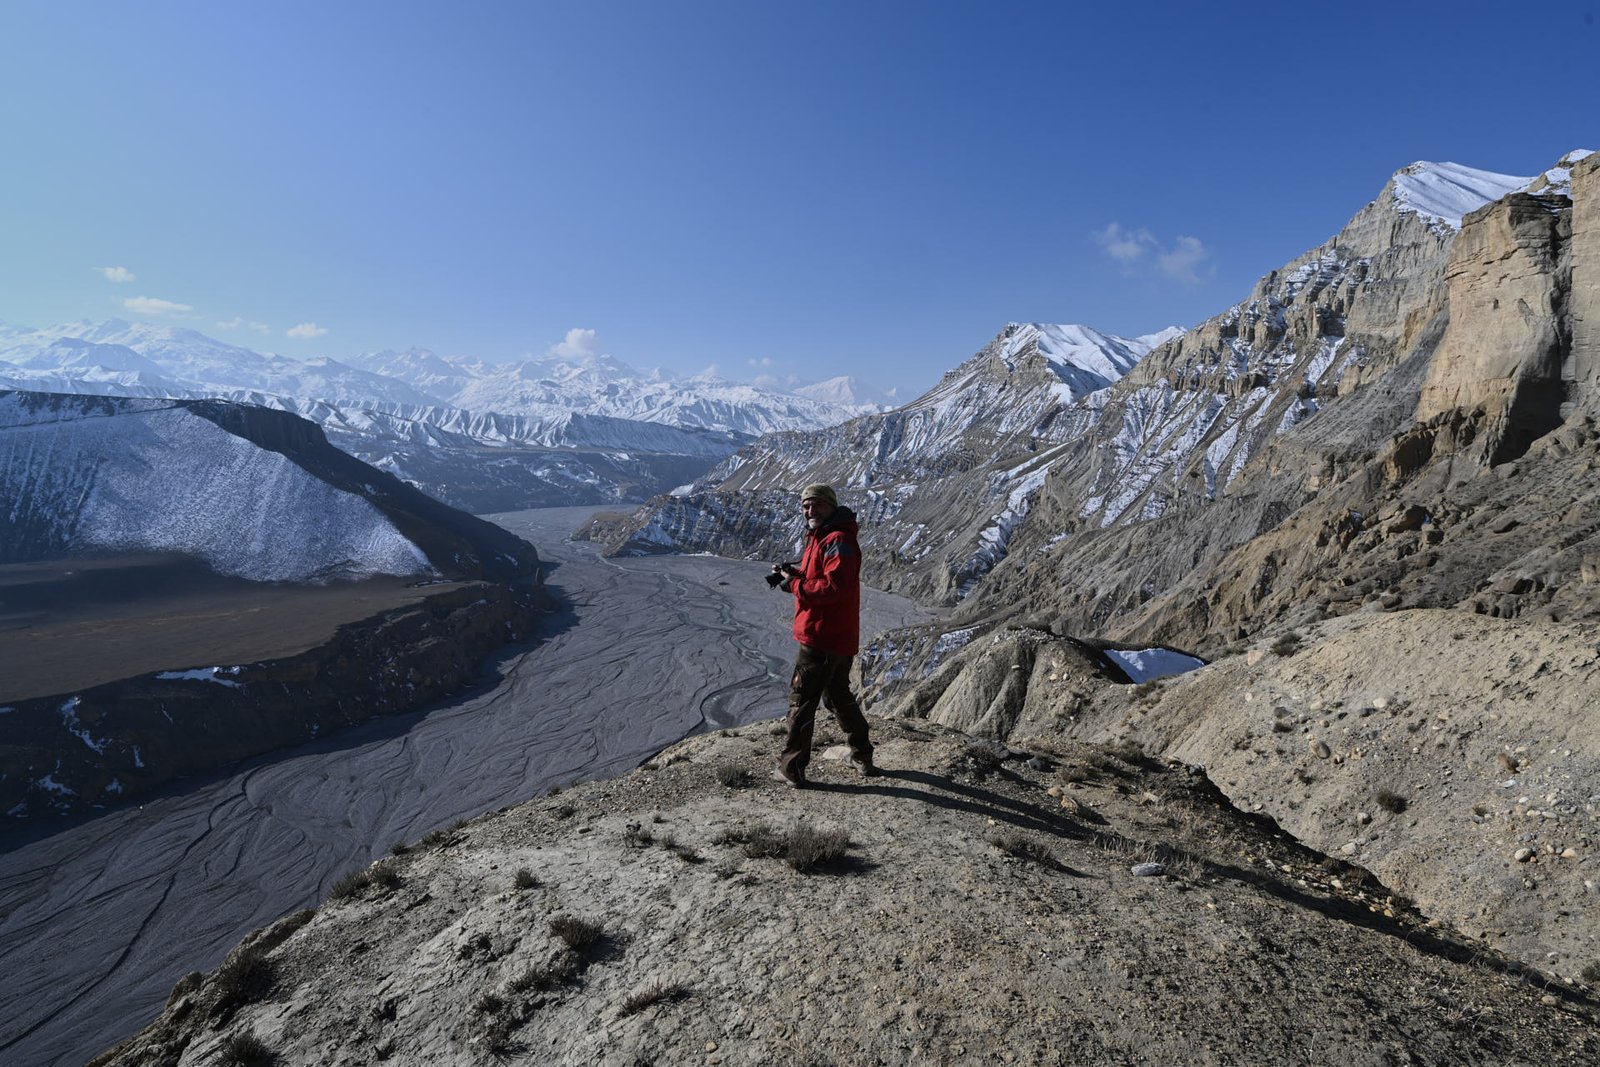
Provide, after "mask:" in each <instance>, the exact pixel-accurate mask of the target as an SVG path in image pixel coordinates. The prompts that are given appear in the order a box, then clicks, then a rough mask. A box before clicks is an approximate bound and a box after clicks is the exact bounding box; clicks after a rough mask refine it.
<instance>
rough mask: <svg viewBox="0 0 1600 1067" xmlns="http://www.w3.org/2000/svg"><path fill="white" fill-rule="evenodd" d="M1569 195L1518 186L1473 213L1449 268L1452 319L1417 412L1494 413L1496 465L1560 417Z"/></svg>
mask: <svg viewBox="0 0 1600 1067" xmlns="http://www.w3.org/2000/svg"><path fill="white" fill-rule="evenodd" d="M1566 206H1567V202H1566V200H1565V198H1551V199H1545V198H1541V197H1535V196H1529V195H1526V194H1522V193H1514V194H1512V195H1511V196H1508V197H1506V198H1505V199H1503V200H1500V201H1498V202H1496V203H1494V204H1491V205H1489V206H1488V207H1486V208H1483V209H1482V210H1480V211H1477V212H1474V213H1473V214H1471V215H1469V216H1467V218H1466V219H1465V220H1464V222H1463V225H1462V229H1461V234H1460V236H1459V237H1458V238H1457V239H1456V242H1455V247H1454V249H1453V251H1452V254H1451V257H1450V263H1449V266H1448V268H1447V269H1446V272H1445V278H1446V282H1447V284H1448V286H1449V291H1450V295H1449V300H1450V325H1449V327H1448V329H1447V330H1446V331H1445V335H1444V337H1443V339H1442V340H1441V341H1440V343H1439V348H1438V350H1437V352H1436V353H1435V355H1434V358H1433V361H1432V363H1431V364H1430V366H1429V369H1428V379H1427V381H1426V382H1425V383H1424V384H1423V387H1422V396H1421V398H1420V401H1419V403H1418V405H1417V419H1418V420H1419V421H1423V422H1425V421H1427V420H1428V419H1431V418H1432V417H1434V416H1435V415H1439V414H1441V413H1443V412H1446V411H1450V410H1452V409H1455V408H1481V409H1483V410H1485V411H1488V412H1491V413H1492V414H1493V416H1494V419H1493V422H1494V423H1495V426H1494V429H1493V431H1492V433H1491V437H1490V448H1489V450H1488V452H1487V454H1486V456H1485V459H1486V460H1487V461H1488V462H1489V463H1497V462H1505V461H1506V460H1508V459H1515V458H1516V457H1517V456H1519V455H1521V454H1522V453H1523V452H1525V451H1526V450H1527V447H1528V445H1529V444H1530V443H1531V442H1532V441H1534V440H1535V439H1537V438H1539V437H1542V436H1543V435H1544V434H1546V433H1548V432H1550V430H1552V429H1554V428H1555V427H1556V426H1557V425H1559V424H1560V422H1561V406H1562V403H1563V401H1564V400H1565V399H1566V396H1565V393H1566V390H1565V389H1564V388H1563V386H1562V368H1563V364H1564V363H1566V362H1567V359H1568V355H1569V353H1570V350H1571V337H1572V328H1571V320H1570V316H1569V313H1568V309H1567V307H1566V300H1567V294H1568V292H1569V291H1570V289H1571V263H1570V254H1571V247H1570V246H1571V227H1572V213H1571V211H1569V210H1566Z"/></svg>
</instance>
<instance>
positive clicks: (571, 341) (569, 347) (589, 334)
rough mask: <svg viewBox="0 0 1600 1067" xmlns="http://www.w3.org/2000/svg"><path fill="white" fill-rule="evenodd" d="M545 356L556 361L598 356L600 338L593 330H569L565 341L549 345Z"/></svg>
mask: <svg viewBox="0 0 1600 1067" xmlns="http://www.w3.org/2000/svg"><path fill="white" fill-rule="evenodd" d="M545 355H547V356H553V357H555V358H557V359H585V358H588V357H592V356H598V355H600V337H599V335H598V334H596V333H595V332H594V331H593V330H581V329H571V330H568V331H567V339H566V340H565V341H561V342H559V343H557V344H553V345H551V346H550V347H549V348H547V349H546V350H545Z"/></svg>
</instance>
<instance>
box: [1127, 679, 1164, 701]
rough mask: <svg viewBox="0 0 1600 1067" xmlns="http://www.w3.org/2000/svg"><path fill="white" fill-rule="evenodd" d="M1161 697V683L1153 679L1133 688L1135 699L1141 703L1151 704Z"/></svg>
mask: <svg viewBox="0 0 1600 1067" xmlns="http://www.w3.org/2000/svg"><path fill="white" fill-rule="evenodd" d="M1160 695H1161V681H1160V679H1158V678H1151V679H1150V680H1148V681H1144V682H1140V683H1139V684H1138V685H1136V686H1134V687H1133V698H1134V699H1135V700H1137V701H1139V702H1140V703H1150V702H1151V701H1154V700H1155V699H1156V698H1157V697H1159V696H1160Z"/></svg>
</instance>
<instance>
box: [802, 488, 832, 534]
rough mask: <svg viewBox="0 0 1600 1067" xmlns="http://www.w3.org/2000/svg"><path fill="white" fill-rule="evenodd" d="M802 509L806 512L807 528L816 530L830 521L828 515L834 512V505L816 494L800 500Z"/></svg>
mask: <svg viewBox="0 0 1600 1067" xmlns="http://www.w3.org/2000/svg"><path fill="white" fill-rule="evenodd" d="M800 510H801V511H803V512H805V513H806V529H808V530H815V529H816V528H817V527H818V526H821V525H822V524H823V523H825V522H827V521H828V516H830V515H832V514H833V505H832V504H830V503H828V502H827V501H826V500H823V499H822V498H821V497H815V496H814V497H811V498H810V499H809V500H802V501H800Z"/></svg>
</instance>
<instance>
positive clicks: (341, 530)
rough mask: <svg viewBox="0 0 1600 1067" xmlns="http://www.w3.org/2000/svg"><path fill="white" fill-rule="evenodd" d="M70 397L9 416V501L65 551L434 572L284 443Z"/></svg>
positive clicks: (255, 570)
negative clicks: (56, 413) (43, 409)
mask: <svg viewBox="0 0 1600 1067" xmlns="http://www.w3.org/2000/svg"><path fill="white" fill-rule="evenodd" d="M10 399H11V403H10V404H6V403H3V402H0V415H4V414H5V413H6V409H7V408H8V407H17V406H19V401H18V398H10ZM63 401H64V402H63V404H62V405H61V410H60V415H61V417H60V418H58V419H57V420H56V421H48V422H45V421H30V422H20V424H19V420H7V419H5V418H3V417H0V498H4V499H7V500H10V501H12V502H13V508H14V514H13V517H14V518H16V517H18V516H20V517H21V519H22V520H23V521H25V522H26V523H29V524H31V525H32V526H33V527H34V528H35V530H36V533H37V536H41V537H45V538H47V539H48V540H49V541H51V542H53V543H55V542H59V545H58V547H63V548H68V549H100V550H112V551H158V552H181V553H185V554H188V555H192V556H197V557H199V558H200V559H203V560H205V561H206V563H207V564H209V565H210V566H211V568H212V569H213V570H216V571H217V572H218V573H220V574H228V575H233V576H237V577H241V578H247V579H251V580H253V581H288V582H322V581H328V580H332V579H345V578H355V577H366V576H369V575H375V574H393V575H402V576H409V575H421V574H429V573H432V570H433V568H432V566H431V564H430V563H429V561H428V559H427V557H426V555H424V553H423V552H422V550H421V549H420V548H418V547H417V546H416V545H415V544H413V543H412V542H411V541H410V540H409V539H407V538H406V537H405V536H404V535H403V534H401V533H400V531H399V530H397V529H396V528H395V527H394V525H393V524H392V523H391V522H390V521H389V519H388V518H387V517H386V516H385V515H384V514H383V513H382V512H381V511H379V510H378V509H377V508H376V507H375V506H374V505H373V504H372V503H371V502H370V501H369V500H367V499H366V498H364V497H361V496H358V495H356V494H353V493H348V492H345V491H343V490H341V489H338V488H335V487H334V486H332V485H330V484H329V483H327V482H324V481H322V480H321V479H319V478H317V477H315V476H314V475H312V474H311V473H310V472H308V471H306V470H305V469H304V468H302V467H300V466H299V465H298V464H296V463H295V462H294V461H293V460H291V459H290V458H289V457H287V456H285V455H283V454H281V453H278V452H273V451H269V450H267V449H263V448H259V447H257V446H256V445H254V444H252V443H251V442H249V441H246V440H245V439H243V438H241V437H237V436H235V435H233V434H231V433H229V432H227V431H226V430H224V429H223V428H222V427H220V426H218V425H217V424H215V423H213V422H211V421H209V420H207V419H203V418H201V417H199V416H197V415H194V414H192V413H191V412H189V411H187V410H186V409H183V408H181V407H175V406H170V405H158V404H155V403H152V402H150V401H112V402H111V403H112V404H113V405H127V406H126V407H125V408H122V409H121V410H113V411H106V410H100V411H94V410H92V408H93V407H94V406H99V405H94V404H89V405H85V404H84V402H83V401H82V400H80V399H79V398H63ZM100 403H101V405H103V403H104V402H100ZM85 407H88V408H90V409H91V410H87V411H85V410H84V408H85ZM32 414H34V415H38V414H39V412H33V413H32ZM74 414H77V415H78V417H73V415H74ZM84 415H90V416H98V417H83V416H84ZM8 422H9V424H8Z"/></svg>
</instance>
